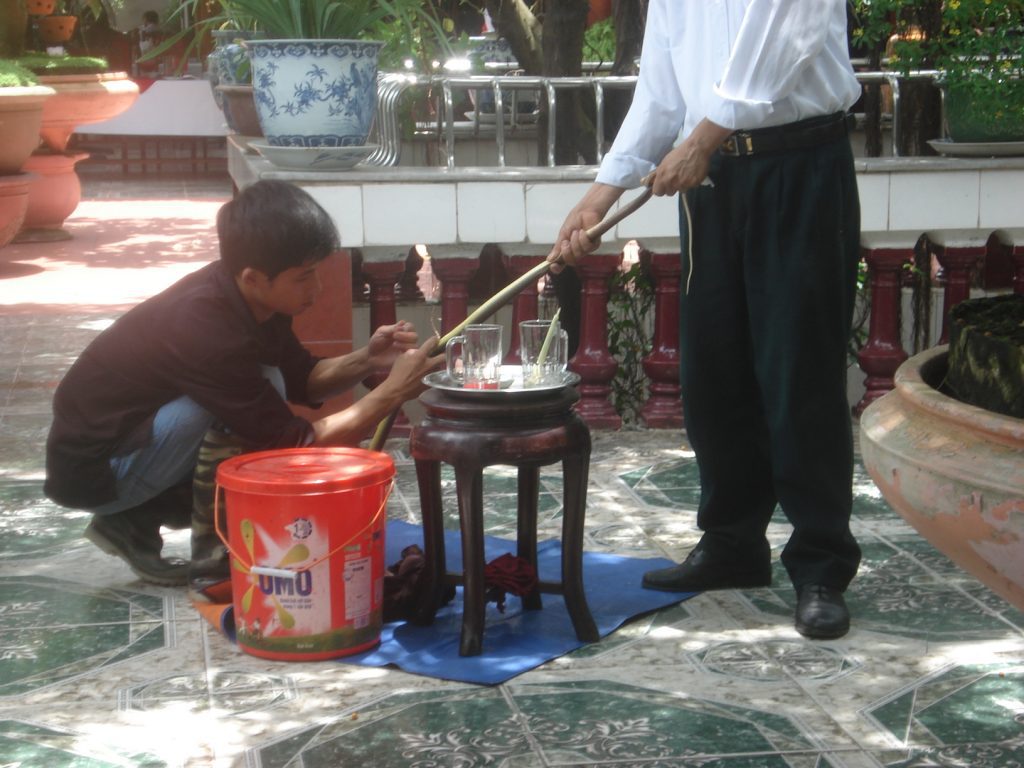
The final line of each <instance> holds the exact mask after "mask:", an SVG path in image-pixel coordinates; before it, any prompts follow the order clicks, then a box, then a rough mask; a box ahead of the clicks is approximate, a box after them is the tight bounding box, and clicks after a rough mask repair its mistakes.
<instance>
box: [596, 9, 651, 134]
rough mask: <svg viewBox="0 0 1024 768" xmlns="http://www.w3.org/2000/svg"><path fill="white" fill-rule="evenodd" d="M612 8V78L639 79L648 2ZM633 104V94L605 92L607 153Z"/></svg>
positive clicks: (620, 90) (623, 91)
mask: <svg viewBox="0 0 1024 768" xmlns="http://www.w3.org/2000/svg"><path fill="white" fill-rule="evenodd" d="M612 8H613V14H614V18H615V22H614V23H615V62H614V63H613V64H612V74H613V75H635V74H636V73H637V71H638V70H639V68H638V67H637V65H636V63H635V61H636V60H637V59H638V58H639V57H640V50H641V48H642V47H643V42H644V25H645V24H646V22H647V0H614V2H613V4H612ZM632 103H633V92H632V91H628V90H624V89H622V88H609V89H608V90H606V91H605V92H604V109H605V111H604V136H605V143H606V146H605V147H604V149H605V150H607V148H608V147H609V146H611V142H612V141H614V140H615V136H616V134H618V132H619V127H620V126H621V125H622V121H623V120H624V119H625V117H626V112H628V111H629V105H630V104H632Z"/></svg>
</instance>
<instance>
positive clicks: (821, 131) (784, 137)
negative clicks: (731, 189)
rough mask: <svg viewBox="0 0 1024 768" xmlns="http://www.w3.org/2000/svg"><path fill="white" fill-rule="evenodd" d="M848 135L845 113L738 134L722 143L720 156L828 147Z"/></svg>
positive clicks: (741, 155) (739, 155)
mask: <svg viewBox="0 0 1024 768" xmlns="http://www.w3.org/2000/svg"><path fill="white" fill-rule="evenodd" d="M846 135H847V119H846V114H845V113H843V112H836V113H835V114H833V115H825V116H823V117H811V118H808V119H806V120H800V121H798V122H795V123H789V124H787V125H774V126H772V127H770V128H757V129H755V130H753V131H736V132H735V133H733V134H732V135H731V136H730V137H729V138H727V139H726V140H725V141H723V142H722V145H721V146H720V147H719V148H718V151H719V153H721V154H723V155H725V156H727V157H746V156H748V155H760V154H763V153H767V152H782V151H785V150H789V149H806V148H807V147H817V146H820V145H822V144H828V143H829V142H831V141H836V140H837V139H841V138H843V137H845V136H846Z"/></svg>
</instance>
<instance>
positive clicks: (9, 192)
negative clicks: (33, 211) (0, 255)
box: [0, 173, 32, 248]
mask: <svg viewBox="0 0 1024 768" xmlns="http://www.w3.org/2000/svg"><path fill="white" fill-rule="evenodd" d="M31 178H32V177H31V176H30V175H29V174H27V173H15V174H12V175H10V176H0V248H3V247H4V246H5V245H7V244H8V243H9V242H11V240H13V239H14V236H15V235H16V234H18V230H19V229H21V225H22V222H24V220H25V211H26V210H27V209H28V184H29V180H30V179H31Z"/></svg>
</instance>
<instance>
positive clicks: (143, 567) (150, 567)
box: [85, 509, 188, 587]
mask: <svg viewBox="0 0 1024 768" xmlns="http://www.w3.org/2000/svg"><path fill="white" fill-rule="evenodd" d="M134 511H135V510H133V509H129V510H125V511H124V512H117V513H115V514H113V515H93V517H92V521H91V522H90V523H89V525H88V526H87V527H86V529H85V538H87V539H88V540H89V541H91V542H92V543H93V544H95V545H96V546H97V547H99V548H100V549H102V550H103V551H104V552H106V553H107V554H108V555H114V556H115V557H120V558H121V559H122V560H124V561H125V562H126V563H127V564H128V567H129V568H131V569H132V572H133V573H134V574H135V575H136V576H138V577H139V578H140V579H142V580H143V581H148V582H149V583H150V584H159V585H160V586H162V587H179V586H181V585H183V584H184V583H185V582H186V581H187V579H188V561H187V560H180V559H178V558H165V557H161V556H160V549H161V548H162V547H163V539H162V538H160V532H159V528H157V529H155V530H154V529H153V527H152V525H151V521H148V520H144V519H143V520H139V519H136V518H134V517H133V515H132V513H133V512H134Z"/></svg>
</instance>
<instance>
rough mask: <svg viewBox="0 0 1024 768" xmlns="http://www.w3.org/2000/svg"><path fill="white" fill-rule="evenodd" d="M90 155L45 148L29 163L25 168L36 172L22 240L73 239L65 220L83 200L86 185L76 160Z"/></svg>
mask: <svg viewBox="0 0 1024 768" xmlns="http://www.w3.org/2000/svg"><path fill="white" fill-rule="evenodd" d="M88 156H89V155H88V154H87V153H85V152H46V151H44V150H41V151H39V152H36V153H35V154H33V155H32V156H31V157H30V158H29V159H28V160H27V161H26V162H25V170H26V171H30V172H31V173H32V174H34V175H35V178H34V179H33V180H32V181H31V182H30V183H29V187H28V210H27V211H26V212H25V221H24V223H23V224H22V228H21V232H19V233H18V235H17V237H15V238H14V239H15V242H18V243H51V242H55V241H58V240H70V239H71V235H70V234H69V233H68V232H66V231H65V230H64V229H63V227H64V220H65V219H66V218H67V217H68V216H70V215H71V214H72V213H73V212H74V210H75V208H77V207H78V204H79V202H81V200H82V184H81V182H80V181H79V180H78V174H77V173H75V163H77V162H78V161H79V160H84V159H85V158H87V157H88Z"/></svg>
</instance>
